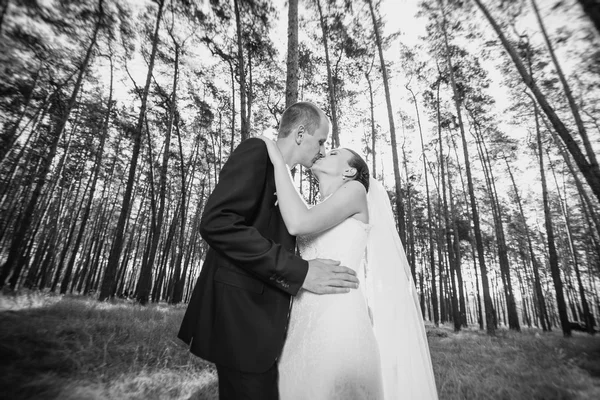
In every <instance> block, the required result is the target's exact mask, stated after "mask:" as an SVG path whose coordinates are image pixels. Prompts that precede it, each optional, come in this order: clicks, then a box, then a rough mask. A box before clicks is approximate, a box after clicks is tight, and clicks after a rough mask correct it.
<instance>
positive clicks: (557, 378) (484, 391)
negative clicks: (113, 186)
mask: <svg viewBox="0 0 600 400" xmlns="http://www.w3.org/2000/svg"><path fill="white" fill-rule="evenodd" d="M184 310H185V308H183V307H173V306H167V305H151V306H148V307H141V306H137V305H134V304H132V303H129V302H125V301H115V302H112V303H98V302H96V301H94V300H92V299H89V298H82V297H59V296H46V295H43V294H39V293H25V294H19V295H17V296H7V295H0V393H1V394H2V398H6V399H16V400H18V399H61V400H62V399H67V400H76V399H77V400H78V399H161V400H162V399H193V400H199V399H216V398H217V396H216V374H215V370H214V367H213V366H212V365H211V364H209V363H206V362H204V361H202V360H200V359H198V358H196V357H194V356H192V355H190V354H189V353H188V351H187V348H186V347H185V346H184V345H183V344H182V343H180V342H179V340H178V339H177V338H176V333H177V330H178V328H179V324H180V322H181V318H182V317H183V312H184ZM428 331H429V341H430V347H431V354H432V358H433V364H434V370H435V375H436V382H437V386H438V392H439V395H440V399H591V398H600V337H589V336H587V335H585V334H579V333H576V334H575V336H574V337H573V338H571V339H568V340H566V339H563V338H562V337H561V335H560V333H558V332H552V333H547V334H543V333H542V332H540V331H537V330H527V331H524V332H523V333H520V334H518V333H512V332H506V331H500V332H499V334H498V336H497V337H493V338H491V337H488V336H486V335H485V334H482V333H479V332H477V331H475V330H468V331H465V332H461V333H459V334H454V333H453V332H452V331H451V330H450V329H449V328H448V327H440V328H435V327H431V326H429V327H428Z"/></svg>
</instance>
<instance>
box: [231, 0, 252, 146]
mask: <svg viewBox="0 0 600 400" xmlns="http://www.w3.org/2000/svg"><path fill="white" fill-rule="evenodd" d="M233 5H234V9H235V26H236V35H237V48H238V56H237V59H238V72H239V78H240V118H241V130H240V134H241V136H242V141H244V140H246V139H248V136H249V133H250V126H249V124H248V116H247V114H246V111H247V108H246V107H247V104H246V100H247V98H246V94H247V93H246V68H245V67H244V42H243V40H242V18H241V15H240V0H233Z"/></svg>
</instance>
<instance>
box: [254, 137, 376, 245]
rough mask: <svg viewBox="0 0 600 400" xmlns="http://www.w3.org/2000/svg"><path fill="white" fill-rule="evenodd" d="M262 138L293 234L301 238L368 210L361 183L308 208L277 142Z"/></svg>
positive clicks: (344, 187)
mask: <svg viewBox="0 0 600 400" xmlns="http://www.w3.org/2000/svg"><path fill="white" fill-rule="evenodd" d="M261 139H263V140H264V141H265V143H266V144H267V149H268V151H269V157H270V158H271V162H272V163H273V166H274V170H275V185H276V186H277V199H278V203H279V210H280V211H281V216H282V217H283V221H284V222H285V226H286V227H287V229H288V231H289V232H290V234H292V235H295V236H297V235H305V234H309V233H316V232H321V231H324V230H326V229H328V228H331V227H333V226H335V225H337V224H339V223H340V222H342V221H344V220H345V219H347V218H348V217H351V216H353V215H354V214H357V213H359V212H361V210H363V209H364V205H365V204H366V202H367V196H366V190H365V188H364V186H363V185H362V184H360V183H359V182H357V181H349V182H347V183H345V184H344V185H343V186H342V187H340V188H339V189H338V190H336V191H335V192H334V193H333V194H332V195H331V196H330V197H329V198H328V199H327V200H326V201H323V202H321V203H319V204H317V205H315V206H314V207H312V208H308V206H307V205H306V203H305V202H304V200H303V199H302V197H301V196H300V194H299V193H298V192H297V191H296V188H295V187H294V184H293V182H292V178H291V175H290V173H289V170H288V167H287V165H286V164H285V161H284V160H283V157H282V155H281V152H280V151H279V148H278V147H277V145H276V144H275V142H273V141H272V140H270V139H268V138H264V137H261Z"/></svg>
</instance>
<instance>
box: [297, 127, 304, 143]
mask: <svg viewBox="0 0 600 400" xmlns="http://www.w3.org/2000/svg"><path fill="white" fill-rule="evenodd" d="M305 134H306V129H305V128H304V125H298V128H296V144H301V143H302V141H303V140H304V135H305Z"/></svg>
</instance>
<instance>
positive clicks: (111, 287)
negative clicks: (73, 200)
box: [98, 0, 165, 301]
mask: <svg viewBox="0 0 600 400" xmlns="http://www.w3.org/2000/svg"><path fill="white" fill-rule="evenodd" d="M164 4H165V2H164V0H159V2H158V13H157V16H156V26H155V28H154V35H153V37H152V52H151V54H150V62H149V65H148V73H147V75H146V84H145V86H144V91H143V92H142V96H141V98H142V104H141V107H140V113H139V115H138V120H137V124H136V127H135V131H134V132H133V150H132V153H131V163H130V166H129V174H128V178H127V186H126V187H125V193H124V194H123V203H122V205H121V213H120V215H119V220H118V222H117V227H116V229H115V233H114V235H115V236H114V239H113V242H112V247H111V250H110V256H109V259H108V264H107V266H106V271H105V273H104V279H103V281H102V285H101V287H100V296H99V297H98V299H99V300H100V301H102V300H106V299H108V298H110V297H112V296H113V294H114V291H115V288H116V283H117V282H116V278H117V276H116V275H117V268H118V267H119V259H120V258H121V250H122V249H123V238H124V234H125V232H124V231H125V224H126V223H127V220H128V218H129V209H130V207H131V200H132V193H133V184H134V183H135V178H136V170H137V164H138V158H139V155H140V148H141V146H142V130H143V129H144V121H145V119H146V108H147V103H148V93H149V92H150V83H151V82H152V72H153V70H154V60H155V58H156V51H157V48H158V31H159V29H160V21H161V19H162V13H163V7H164Z"/></svg>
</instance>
